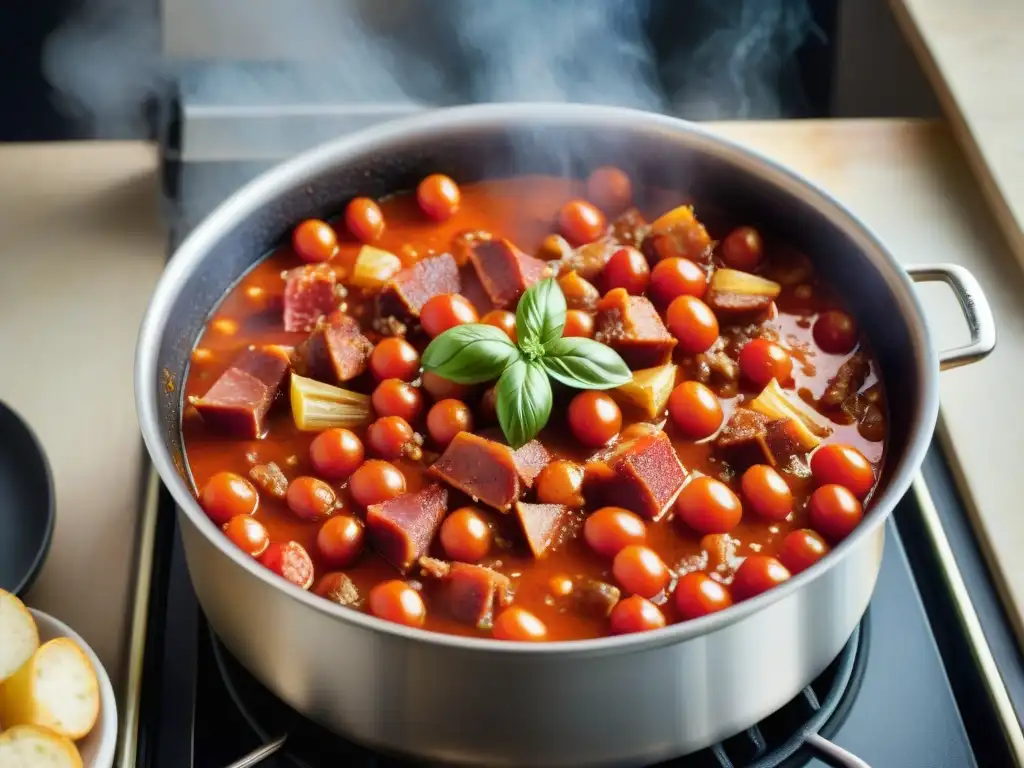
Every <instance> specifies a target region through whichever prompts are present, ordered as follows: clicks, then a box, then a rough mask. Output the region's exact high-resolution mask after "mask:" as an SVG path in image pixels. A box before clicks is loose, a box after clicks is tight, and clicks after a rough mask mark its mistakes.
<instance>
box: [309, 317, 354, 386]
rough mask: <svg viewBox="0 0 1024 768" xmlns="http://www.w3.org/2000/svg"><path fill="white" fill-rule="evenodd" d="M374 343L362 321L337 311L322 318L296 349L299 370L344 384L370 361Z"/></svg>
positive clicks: (327, 380) (332, 382) (314, 376)
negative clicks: (367, 334)
mask: <svg viewBox="0 0 1024 768" xmlns="http://www.w3.org/2000/svg"><path fill="white" fill-rule="evenodd" d="M371 352H373V344H371V343H370V340H369V339H368V338H366V337H365V336H364V335H363V332H362V330H361V329H360V328H359V323H358V322H357V321H356V320H355V319H353V318H351V317H349V316H348V315H343V314H335V315H334V317H332V318H331V320H330V321H326V320H324V321H321V322H320V323H318V324H317V327H316V329H315V330H314V331H313V332H312V333H311V334H310V335H309V338H308V339H306V340H305V341H304V342H302V343H301V344H300V345H299V346H298V347H297V348H296V350H295V370H296V372H297V373H299V374H300V375H302V376H307V377H309V378H311V379H317V380H319V381H323V382H327V383H328V384H341V383H343V382H346V381H350V380H351V379H354V378H355V377H356V376H359V375H360V374H361V373H363V372H364V371H365V370H366V368H367V366H368V365H369V363H370V353H371Z"/></svg>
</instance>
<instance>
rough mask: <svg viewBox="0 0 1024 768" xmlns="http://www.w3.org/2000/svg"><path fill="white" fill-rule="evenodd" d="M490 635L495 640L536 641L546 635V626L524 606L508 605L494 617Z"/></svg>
mask: <svg viewBox="0 0 1024 768" xmlns="http://www.w3.org/2000/svg"><path fill="white" fill-rule="evenodd" d="M491 635H492V636H493V637H494V638H495V639H496V640H513V641H520V642H537V641H539V640H544V639H545V638H546V637H547V636H548V628H547V627H545V626H544V622H543V621H541V620H540V619H538V618H537V617H536V616H534V615H533V614H532V613H530V612H529V611H528V610H526V609H525V608H520V607H519V606H518V605H510V606H509V607H508V608H506V609H505V610H504V611H502V612H501V613H499V614H498V615H497V616H496V617H495V618H494V627H493V628H492V629H491Z"/></svg>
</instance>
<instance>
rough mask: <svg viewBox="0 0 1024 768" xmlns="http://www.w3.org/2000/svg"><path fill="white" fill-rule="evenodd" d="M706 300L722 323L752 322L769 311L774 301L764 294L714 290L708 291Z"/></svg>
mask: <svg viewBox="0 0 1024 768" xmlns="http://www.w3.org/2000/svg"><path fill="white" fill-rule="evenodd" d="M706 300H707V304H708V306H709V307H711V309H712V311H713V312H714V313H715V317H717V318H718V319H719V321H720V322H722V323H727V322H728V323H740V322H750V321H751V320H754V319H757V318H759V317H761V316H763V315H764V314H765V313H766V312H768V310H769V309H770V308H771V306H772V302H773V301H774V299H772V297H771V296H765V295H764V294H754V293H738V292H726V291H714V290H712V291H709V292H708V295H707V296H706Z"/></svg>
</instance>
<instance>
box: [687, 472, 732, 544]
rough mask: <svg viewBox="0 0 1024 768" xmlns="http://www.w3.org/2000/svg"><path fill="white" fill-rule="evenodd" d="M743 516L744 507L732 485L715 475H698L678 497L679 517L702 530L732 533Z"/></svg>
mask: <svg viewBox="0 0 1024 768" xmlns="http://www.w3.org/2000/svg"><path fill="white" fill-rule="evenodd" d="M741 517H743V507H742V505H741V504H740V500H739V499H738V498H737V497H736V494H735V493H733V492H732V489H730V488H729V486H728V485H726V484H725V483H723V482H721V481H720V480H716V479H715V478H713V477H708V476H707V475H702V476H700V477H695V478H694V479H693V480H691V481H690V482H689V483H687V484H686V485H685V486H683V490H682V491H680V493H679V498H678V499H676V518H677V519H679V520H682V521H683V522H684V523H686V524H687V525H688V526H690V527H691V528H692V529H693V530H695V531H697V532H698V533H728V532H729V531H731V530H732V529H733V528H735V527H736V526H737V525H739V522H740V518H741Z"/></svg>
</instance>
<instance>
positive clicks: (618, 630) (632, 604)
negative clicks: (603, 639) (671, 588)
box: [608, 595, 665, 635]
mask: <svg viewBox="0 0 1024 768" xmlns="http://www.w3.org/2000/svg"><path fill="white" fill-rule="evenodd" d="M608 623H609V626H610V628H611V631H612V634H613V635H628V634H630V633H633V632H647V631H649V630H652V629H662V628H663V627H664V626H665V614H663V613H662V612H661V609H660V608H658V606H656V605H655V604H654V603H652V602H651V601H650V600H645V599H644V598H642V597H640V595H630V596H629V597H627V598H625V599H623V600H619V602H617V603H616V604H615V607H614V608H612V612H611V613H610V614H609V615H608Z"/></svg>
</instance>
